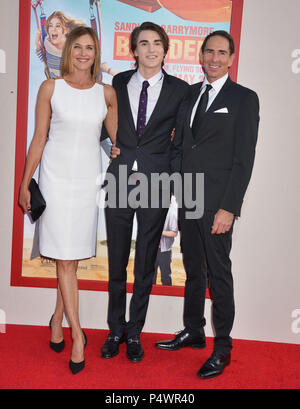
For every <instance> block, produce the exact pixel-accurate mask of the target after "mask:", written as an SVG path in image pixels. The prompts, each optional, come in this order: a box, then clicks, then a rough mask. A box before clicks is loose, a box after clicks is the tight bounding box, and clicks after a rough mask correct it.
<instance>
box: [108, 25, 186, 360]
mask: <svg viewBox="0 0 300 409" xmlns="http://www.w3.org/2000/svg"><path fill="white" fill-rule="evenodd" d="M130 46H131V51H132V54H133V55H134V57H135V59H136V64H137V70H131V71H126V72H122V73H120V74H118V75H116V76H115V77H114V78H113V86H114V88H115V90H116V92H117V98H118V121H119V125H118V132H117V147H118V148H119V149H120V154H119V155H118V156H117V157H116V158H115V159H113V160H112V163H111V164H110V166H109V168H108V173H109V174H112V175H113V176H114V177H115V179H116V185H117V192H118V193H119V194H120V196H121V195H122V194H123V193H124V189H125V187H126V189H127V188H128V191H127V194H126V203H125V204H124V203H121V198H120V197H119V198H117V206H116V207H115V208H114V206H110V205H108V207H106V209H105V216H106V227H107V241H108V257H109V305H108V324H109V328H110V334H109V335H108V337H107V339H106V341H105V343H104V345H103V346H102V350H101V356H102V357H103V358H112V357H114V356H115V355H117V354H118V352H119V344H120V343H121V342H123V341H124V340H126V342H127V357H128V359H129V360H130V361H132V362H139V361H141V360H142V358H143V355H144V351H143V348H142V345H141V341H140V332H141V331H142V328H143V325H144V322H145V318H146V312H147V307H148V302H149V296H150V292H151V288H152V280H153V275H154V271H155V260H156V254H157V250H158V246H159V242H160V238H161V234H162V230H163V226H164V221H165V218H166V215H167V212H168V208H169V203H170V196H169V201H168V200H167V203H162V201H161V202H160V203H159V206H158V207H157V208H151V205H150V202H151V197H150V196H149V198H148V203H147V204H148V206H146V207H145V208H144V207H142V206H140V207H137V208H136V207H135V206H132V205H131V204H128V203H127V199H128V198H129V196H130V193H131V192H132V189H133V188H134V187H133V186H127V180H128V178H129V180H131V181H133V182H134V180H136V179H139V177H141V176H139V175H138V173H141V174H143V175H144V176H146V178H147V180H148V182H149V185H150V179H151V174H153V173H162V172H167V173H170V172H174V171H179V170H180V160H181V151H180V147H179V146H178V145H177V137H176V136H175V138H171V134H172V130H173V129H174V128H177V129H178V128H179V127H180V126H181V124H180V121H179V123H176V120H177V117H178V111H179V107H180V105H181V103H182V101H183V99H184V97H185V94H186V91H187V89H188V88H189V85H188V84H187V83H186V82H184V81H182V80H180V79H178V78H175V77H173V76H171V75H168V74H167V73H166V72H165V71H164V70H163V69H162V66H163V62H164V57H165V56H166V54H167V52H168V48H169V39H168V36H167V34H166V33H165V31H164V30H163V29H162V28H161V27H160V26H158V25H156V24H154V23H150V22H145V23H143V24H142V25H141V26H139V27H137V28H135V29H134V31H133V32H132V34H131V37H130ZM181 123H182V121H181ZM121 165H123V167H122V171H121V172H125V173H126V175H125V177H124V174H120V170H121ZM124 169H125V170H124ZM137 172H138V173H137ZM120 179H122V180H123V179H124V180H125V183H123V182H122V180H120ZM137 183H139V182H137ZM125 185H126V186H125ZM150 191H151V189H150V187H149V192H150ZM160 193H162V192H161V191H160ZM122 197H123V198H124V195H123V196H122ZM135 214H136V217H137V239H136V248H135V265H134V287H133V295H132V298H131V302H130V317H129V322H128V323H126V322H125V312H126V279H127V272H126V268H127V264H128V258H129V253H130V247H131V236H132V227H133V218H134V215H135ZM125 334H126V338H125Z"/></svg>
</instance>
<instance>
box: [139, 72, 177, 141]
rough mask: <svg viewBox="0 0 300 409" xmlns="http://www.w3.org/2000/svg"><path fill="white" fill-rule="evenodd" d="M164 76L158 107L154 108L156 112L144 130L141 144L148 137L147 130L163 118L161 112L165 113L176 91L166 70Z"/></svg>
mask: <svg viewBox="0 0 300 409" xmlns="http://www.w3.org/2000/svg"><path fill="white" fill-rule="evenodd" d="M163 75H164V78H163V84H162V87H161V91H160V94H159V97H158V100H157V102H156V105H155V107H154V110H153V112H152V114H151V116H150V118H149V120H148V122H147V125H146V127H145V129H144V132H143V135H142V138H141V142H143V138H144V135H145V134H146V135H147V130H148V129H149V128H150V127H151V125H152V123H153V122H155V120H156V118H158V117H161V112H163V111H164V107H165V106H166V104H167V103H168V101H169V98H170V96H171V94H172V92H173V91H174V88H173V87H172V85H171V84H170V79H169V75H168V74H167V73H166V72H165V71H164V70H163Z"/></svg>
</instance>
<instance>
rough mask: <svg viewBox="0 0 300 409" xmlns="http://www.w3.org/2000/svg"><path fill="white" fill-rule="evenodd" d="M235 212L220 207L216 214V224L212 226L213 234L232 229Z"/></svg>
mask: <svg viewBox="0 0 300 409" xmlns="http://www.w3.org/2000/svg"><path fill="white" fill-rule="evenodd" d="M233 219H234V214H232V213H230V212H228V211H227V210H223V209H219V210H218V211H217V213H216V214H215V218H214V224H213V226H212V228H211V234H222V233H226V232H228V231H229V230H230V229H231V226H232V223H233Z"/></svg>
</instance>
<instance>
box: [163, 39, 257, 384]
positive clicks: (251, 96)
mask: <svg viewBox="0 0 300 409" xmlns="http://www.w3.org/2000/svg"><path fill="white" fill-rule="evenodd" d="M233 59H234V43H233V39H232V37H231V36H230V35H229V34H228V33H227V32H225V31H215V32H213V33H211V34H210V35H208V36H207V37H206V39H205V40H204V42H203V44H202V48H201V53H200V62H201V63H202V65H203V68H204V71H205V78H204V81H203V82H202V83H199V84H195V85H193V86H192V87H191V90H190V94H189V97H188V102H189V110H188V115H187V120H186V122H185V125H184V131H183V161H182V174H183V175H184V174H185V173H191V174H193V175H195V174H197V173H204V214H203V216H202V217H201V218H199V219H188V218H187V217H186V211H185V209H184V208H183V209H181V212H180V226H181V235H182V236H181V239H182V242H181V246H182V253H183V261H184V266H185V270H186V274H187V280H186V286H185V300H184V325H185V329H184V330H183V331H182V332H181V333H179V334H178V335H177V336H176V337H175V338H174V339H172V340H168V341H162V342H158V343H157V344H156V346H157V347H158V348H162V349H168V350H176V349H179V348H182V347H185V346H193V347H195V348H204V347H205V335H204V329H203V327H204V326H205V318H204V304H205V293H206V283H207V278H208V281H209V284H210V290H211V295H212V300H213V315H212V319H213V325H214V330H215V340H214V352H213V354H212V355H211V357H210V358H209V359H208V360H207V361H206V362H205V364H204V365H203V366H202V367H201V368H200V370H199V372H198V376H200V377H201V378H209V377H213V376H216V375H219V374H221V373H222V372H223V370H224V368H225V366H226V365H228V364H229V363H230V351H231V349H232V339H231V337H230V332H231V329H232V325H233V320H234V298H233V278H232V273H231V261H230V257H229V254H230V250H231V238H232V229H233V224H234V220H235V218H236V217H238V216H240V211H241V206H242V202H243V198H244V194H245V192H246V189H247V186H248V183H249V180H250V177H251V172H252V167H253V162H254V156H255V146H256V141H257V133H258V123H259V101H258V97H257V95H256V93H255V92H253V91H251V90H250V89H247V88H245V87H242V86H241V85H238V84H237V83H235V82H233V81H232V80H231V79H230V77H229V75H228V69H229V67H230V66H231V65H232V63H233ZM193 188H195V186H193ZM207 275H208V277H207Z"/></svg>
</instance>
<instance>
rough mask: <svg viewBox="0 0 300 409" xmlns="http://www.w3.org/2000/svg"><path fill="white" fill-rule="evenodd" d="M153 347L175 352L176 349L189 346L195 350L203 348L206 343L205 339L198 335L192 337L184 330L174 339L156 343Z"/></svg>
mask: <svg viewBox="0 0 300 409" xmlns="http://www.w3.org/2000/svg"><path fill="white" fill-rule="evenodd" d="M155 346H156V347H157V348H160V349H166V350H169V351H177V349H180V348H183V347H189V346H191V347H192V348H195V349H201V348H205V347H206V343H205V337H202V336H200V335H192V334H191V333H190V332H188V331H187V330H185V329H184V330H183V331H181V332H179V334H177V335H176V337H175V338H174V339H170V340H167V341H160V342H156V344H155Z"/></svg>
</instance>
